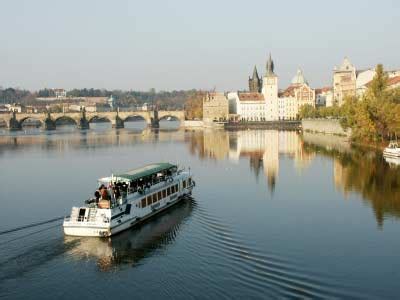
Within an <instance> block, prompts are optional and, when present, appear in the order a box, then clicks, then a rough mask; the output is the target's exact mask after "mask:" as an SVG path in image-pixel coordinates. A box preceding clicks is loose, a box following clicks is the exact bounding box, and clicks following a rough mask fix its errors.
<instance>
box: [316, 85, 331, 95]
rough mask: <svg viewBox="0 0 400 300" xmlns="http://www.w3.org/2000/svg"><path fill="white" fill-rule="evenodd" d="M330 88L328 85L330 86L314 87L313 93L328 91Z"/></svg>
mask: <svg viewBox="0 0 400 300" xmlns="http://www.w3.org/2000/svg"><path fill="white" fill-rule="evenodd" d="M331 90H332V87H330V86H325V87H322V88H319V89H315V95H319V94H322V93H326V92H329V91H331Z"/></svg>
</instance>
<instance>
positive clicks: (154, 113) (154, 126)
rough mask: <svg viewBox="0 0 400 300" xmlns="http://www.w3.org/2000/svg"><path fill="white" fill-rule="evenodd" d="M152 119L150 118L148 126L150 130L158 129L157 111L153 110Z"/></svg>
mask: <svg viewBox="0 0 400 300" xmlns="http://www.w3.org/2000/svg"><path fill="white" fill-rule="evenodd" d="M153 116H154V117H153V118H150V120H151V122H150V126H151V128H160V119H159V118H158V110H157V109H155V110H154V112H153Z"/></svg>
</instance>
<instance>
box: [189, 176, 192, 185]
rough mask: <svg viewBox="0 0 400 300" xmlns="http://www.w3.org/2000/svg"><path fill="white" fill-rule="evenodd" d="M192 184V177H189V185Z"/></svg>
mask: <svg viewBox="0 0 400 300" xmlns="http://www.w3.org/2000/svg"><path fill="white" fill-rule="evenodd" d="M190 185H192V178H191V177H190V178H189V186H190Z"/></svg>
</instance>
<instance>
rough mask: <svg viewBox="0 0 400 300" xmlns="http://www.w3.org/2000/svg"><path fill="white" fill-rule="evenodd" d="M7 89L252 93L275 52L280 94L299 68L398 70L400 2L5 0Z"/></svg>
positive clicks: (327, 78) (326, 77) (327, 75)
mask: <svg viewBox="0 0 400 300" xmlns="http://www.w3.org/2000/svg"><path fill="white" fill-rule="evenodd" d="M0 9H1V17H0V86H2V87H8V86H13V87H21V88H28V89H39V88H44V87H49V88H54V87H64V88H66V89H71V88H74V87H76V88H83V87H93V88H107V89H134V90H148V89H149V88H151V87H154V88H156V89H157V90H173V89H191V88H201V89H212V88H214V87H216V89H217V90H221V91H223V90H225V91H226V90H237V89H244V88H247V79H248V76H249V75H250V74H251V73H252V70H253V67H254V65H255V64H256V65H257V67H258V70H259V73H262V74H263V73H264V72H265V62H266V59H267V56H268V53H269V52H271V53H272V57H273V59H274V62H275V71H276V73H277V74H278V75H279V79H280V88H284V87H286V86H287V85H288V83H289V81H290V79H291V78H292V77H293V76H294V74H295V73H296V69H297V68H298V67H301V68H302V69H303V71H304V74H305V76H306V78H307V79H308V81H309V82H310V84H311V86H313V87H319V86H322V85H329V84H330V83H331V77H332V69H333V67H334V65H338V64H340V63H341V61H342V59H343V57H344V56H346V55H347V56H348V57H349V58H350V60H351V61H352V62H353V63H354V64H355V65H356V67H357V68H360V69H361V68H365V67H369V66H374V65H375V64H376V63H383V64H384V66H385V67H386V68H388V69H394V68H400V61H399V57H400V55H399V54H400V38H399V36H400V1H394V0H393V1H390V0H379V1H378V0H376V1H350V0H335V1H323V0H319V1H317V0H310V1H307V0H303V1H288V0H276V1H267V0H264V1H263V0H260V1H256V0H246V1H244V0H242V1H234V0H226V1H225V0H222V1H218V0H201V1H190V0H174V1H172V0H171V1H167V0H159V1H155V0H141V1H133V0H132V1H122V0H121V1H117V0H115V1H111V0H93V1H90V0H85V1H84V0H79V1H78V0H68V1H67V0H65V1H57V0H26V1H23V0H1V3H0Z"/></svg>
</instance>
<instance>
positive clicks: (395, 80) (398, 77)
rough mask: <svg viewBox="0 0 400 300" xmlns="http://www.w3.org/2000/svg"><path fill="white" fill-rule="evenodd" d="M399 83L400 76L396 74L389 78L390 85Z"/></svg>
mask: <svg viewBox="0 0 400 300" xmlns="http://www.w3.org/2000/svg"><path fill="white" fill-rule="evenodd" d="M398 83H400V76H395V77H392V78H389V79H388V85H393V84H398Z"/></svg>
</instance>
